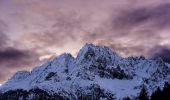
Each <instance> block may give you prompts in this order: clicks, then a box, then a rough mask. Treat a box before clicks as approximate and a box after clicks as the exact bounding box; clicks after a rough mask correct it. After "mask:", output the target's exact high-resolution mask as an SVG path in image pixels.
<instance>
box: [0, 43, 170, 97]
mask: <svg viewBox="0 0 170 100" xmlns="http://www.w3.org/2000/svg"><path fill="white" fill-rule="evenodd" d="M169 81H170V67H169V65H168V64H165V63H164V62H163V61H162V60H161V59H155V60H148V59H145V58H144V57H129V58H122V57H120V56H119V55H118V54H117V53H115V52H112V51H111V50H110V49H109V48H107V47H102V46H95V45H93V44H86V45H85V46H84V47H83V48H82V49H81V50H80V52H79V53H78V55H77V57H76V58H74V57H72V56H71V55H70V54H62V55H60V56H59V57H56V58H55V59H54V60H52V61H49V62H47V63H45V64H43V65H41V66H39V67H36V68H34V69H33V70H32V71H31V72H27V71H20V72H17V73H16V74H15V75H13V77H12V78H11V79H9V80H8V81H7V82H6V83H5V84H3V85H2V86H1V87H0V91H1V92H2V93H5V92H7V91H10V90H16V89H23V90H27V91H29V90H31V89H34V88H39V89H42V90H45V91H47V92H48V93H49V94H54V93H57V94H58V95H60V96H64V97H67V98H69V99H73V98H74V99H79V98H80V97H82V96H88V95H93V96H94V95H95V96H98V97H99V98H100V99H102V98H103V99H104V98H106V99H113V98H116V99H120V100H121V99H123V98H125V97H130V98H135V97H137V96H138V95H139V92H140V90H141V88H142V86H143V85H145V86H146V88H147V90H148V92H149V94H150V95H151V93H152V92H153V91H155V90H156V89H157V87H160V88H163V86H164V83H165V82H169ZM96 89H98V90H96ZM99 91H101V92H100V94H95V93H98V92H99ZM74 99H73V100H74Z"/></svg>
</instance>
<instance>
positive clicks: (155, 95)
mask: <svg viewBox="0 0 170 100" xmlns="http://www.w3.org/2000/svg"><path fill="white" fill-rule="evenodd" d="M159 98H163V95H162V91H161V89H160V88H159V87H158V88H157V90H156V91H155V92H154V93H153V94H152V95H151V100H158V99H159Z"/></svg>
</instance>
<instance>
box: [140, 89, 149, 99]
mask: <svg viewBox="0 0 170 100" xmlns="http://www.w3.org/2000/svg"><path fill="white" fill-rule="evenodd" d="M138 100H149V96H148V92H147V90H146V87H145V86H143V87H142V90H141V92H140V94H139V96H138Z"/></svg>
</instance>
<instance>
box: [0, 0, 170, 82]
mask: <svg viewBox="0 0 170 100" xmlns="http://www.w3.org/2000/svg"><path fill="white" fill-rule="evenodd" d="M0 12H1V13H0V83H2V82H4V81H6V80H7V79H9V78H10V77H11V76H12V75H13V74H14V73H15V72H16V71H20V70H31V69H32V68H33V67H35V66H37V65H39V64H41V63H43V62H45V61H46V60H47V59H48V58H50V57H54V56H58V55H60V54H62V53H64V52H66V53H71V54H72V55H73V56H76V54H77V52H78V51H79V49H80V48H81V47H82V46H83V45H84V44H85V43H93V44H96V45H105V46H108V47H110V48H111V49H113V51H116V52H117V53H118V54H120V55H121V56H123V57H127V56H140V55H143V56H145V57H146V58H154V57H162V59H163V60H164V61H165V62H170V0H146V1H141V0H0Z"/></svg>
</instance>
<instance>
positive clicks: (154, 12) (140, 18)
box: [113, 3, 170, 29]
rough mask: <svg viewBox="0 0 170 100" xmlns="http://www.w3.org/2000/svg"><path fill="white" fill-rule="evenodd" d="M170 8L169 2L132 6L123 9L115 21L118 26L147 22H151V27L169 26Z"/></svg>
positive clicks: (128, 26)
mask: <svg viewBox="0 0 170 100" xmlns="http://www.w3.org/2000/svg"><path fill="white" fill-rule="evenodd" d="M169 9H170V4H169V3H165V4H160V5H158V6H144V7H139V8H133V9H131V8H130V9H126V10H123V11H121V12H120V14H119V15H118V16H117V18H116V19H114V21H113V23H114V26H115V27H116V28H135V27H138V25H141V24H146V23H147V24H150V27H151V28H158V29H160V28H167V27H169V25H170V22H169V21H170V19H169V17H170V11H169Z"/></svg>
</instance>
